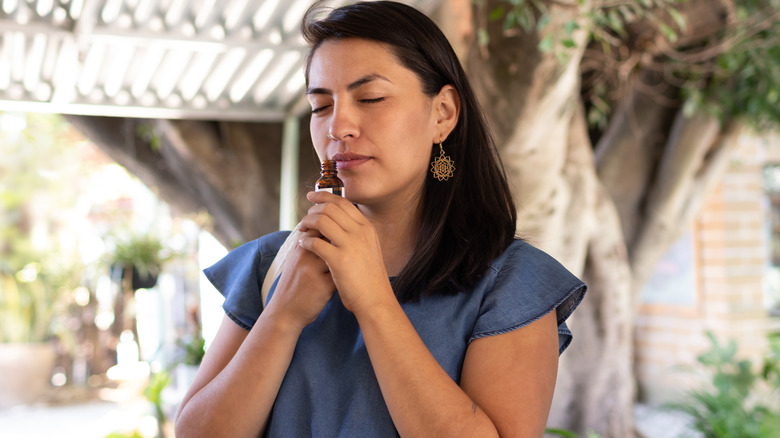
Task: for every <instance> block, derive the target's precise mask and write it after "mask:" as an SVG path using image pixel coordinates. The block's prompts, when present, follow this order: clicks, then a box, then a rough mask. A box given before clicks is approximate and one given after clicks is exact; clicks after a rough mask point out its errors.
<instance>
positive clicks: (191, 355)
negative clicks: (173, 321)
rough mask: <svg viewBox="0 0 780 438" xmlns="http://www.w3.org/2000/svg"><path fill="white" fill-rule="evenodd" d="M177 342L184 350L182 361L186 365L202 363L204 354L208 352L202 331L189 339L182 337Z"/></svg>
mask: <svg viewBox="0 0 780 438" xmlns="http://www.w3.org/2000/svg"><path fill="white" fill-rule="evenodd" d="M177 344H178V345H179V346H180V347H181V348H182V350H183V352H184V357H183V358H182V359H181V363H183V364H185V365H200V363H201V362H202V361H203V356H204V355H205V354H206V349H205V347H206V340H205V339H203V335H202V334H201V333H200V332H197V333H196V334H195V335H194V336H192V337H191V338H190V339H188V340H185V339H180V340H179V341H178V342H177Z"/></svg>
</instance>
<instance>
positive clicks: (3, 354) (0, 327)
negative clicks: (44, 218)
mask: <svg viewBox="0 0 780 438" xmlns="http://www.w3.org/2000/svg"><path fill="white" fill-rule="evenodd" d="M62 259H65V258H64V257H54V256H52V257H50V258H49V259H39V260H40V261H27V262H26V263H25V262H21V261H19V260H17V261H16V262H17V263H13V264H12V263H6V264H4V265H3V266H0V375H3V376H13V378H7V379H0V407H6V406H12V405H17V404H26V403H31V402H34V401H36V400H37V399H39V398H40V397H41V396H42V395H43V394H44V393H45V392H46V391H47V390H48V389H49V383H50V379H51V373H52V370H53V368H54V365H55V362H56V348H55V345H54V343H53V342H51V341H52V340H53V339H55V338H56V337H57V336H58V327H60V326H59V325H58V324H57V321H58V319H57V315H59V314H62V312H61V310H62V309H63V308H64V306H65V305H66V300H67V297H68V294H69V293H70V292H71V291H72V290H74V289H75V288H76V287H77V286H78V285H79V280H80V277H81V270H80V269H79V268H78V267H76V266H64V265H63V264H62V263H61V260H62ZM58 260H59V261H58ZM18 265H21V266H18Z"/></svg>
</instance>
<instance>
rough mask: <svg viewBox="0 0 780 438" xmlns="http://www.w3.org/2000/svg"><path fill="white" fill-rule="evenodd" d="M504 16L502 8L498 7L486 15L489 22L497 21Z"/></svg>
mask: <svg viewBox="0 0 780 438" xmlns="http://www.w3.org/2000/svg"><path fill="white" fill-rule="evenodd" d="M503 16H504V7H503V6H499V7H497V8H495V9H493V10H492V11H490V14H488V20H490V21H498V20H500V19H501V17H503Z"/></svg>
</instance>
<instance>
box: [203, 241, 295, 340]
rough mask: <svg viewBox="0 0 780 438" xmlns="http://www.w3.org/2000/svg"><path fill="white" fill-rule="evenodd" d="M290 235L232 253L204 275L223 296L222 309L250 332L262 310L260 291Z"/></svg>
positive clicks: (238, 249) (249, 244)
mask: <svg viewBox="0 0 780 438" xmlns="http://www.w3.org/2000/svg"><path fill="white" fill-rule="evenodd" d="M289 234H290V233H289V231H277V232H275V233H271V234H267V235H265V236H263V237H261V238H259V239H256V240H253V241H251V242H248V243H245V244H243V245H241V246H239V247H238V248H236V249H234V250H232V251H231V252H230V253H228V255H226V256H225V257H224V258H222V259H221V260H220V261H218V262H217V263H215V264H214V265H212V266H210V267H208V268H206V269H204V271H203V273H204V274H205V275H206V278H208V279H209V281H210V282H211V284H213V285H214V287H215V288H217V290H218V291H219V292H220V293H221V294H222V295H224V297H225V303H224V304H223V305H222V308H223V309H224V310H225V314H226V315H227V316H228V317H229V318H230V319H232V320H233V321H234V322H235V323H236V324H238V325H239V326H241V327H243V328H245V329H247V330H249V329H251V328H252V326H254V325H255V322H256V321H257V318H258V317H259V316H260V312H262V310H263V302H262V298H261V292H260V291H261V287H262V285H263V280H264V279H265V274H266V273H267V272H268V268H270V266H271V263H272V262H273V260H274V257H275V256H276V254H277V253H278V252H279V248H280V247H281V246H282V243H284V240H285V239H286V238H287V236H288V235H289Z"/></svg>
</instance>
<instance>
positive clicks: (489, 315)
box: [176, 1, 585, 437]
mask: <svg viewBox="0 0 780 438" xmlns="http://www.w3.org/2000/svg"><path fill="white" fill-rule="evenodd" d="M320 9H321V8H319V7H318V6H317V5H315V6H314V7H313V8H312V9H310V10H309V12H308V13H307V15H306V17H305V19H304V24H303V34H304V37H305V38H306V40H307V42H308V43H309V45H310V53H309V56H308V57H307V59H306V69H305V75H306V84H307V96H308V98H309V101H310V103H311V106H312V117H311V127H310V128H311V134H312V139H313V142H314V147H315V149H316V151H317V155H318V156H319V158H320V159H321V160H325V159H330V160H335V161H337V164H338V168H339V177H340V178H341V179H342V180H343V181H344V185H345V191H346V194H347V196H348V199H343V198H341V197H338V196H336V195H332V194H330V193H325V192H311V193H309V194H308V195H307V197H308V199H309V200H310V201H311V202H312V203H313V206H312V207H311V208H310V209H309V211H308V214H307V215H306V216H305V217H304V218H303V219H302V220H301V222H300V224H299V225H298V227H297V229H296V234H294V236H295V237H291V238H289V239H288V242H287V245H290V248H291V249H290V251H289V253H288V254H287V255H286V259H285V261H284V264H283V266H282V269H281V273H280V274H278V276H277V273H276V272H273V273H270V274H268V271H269V267H270V266H271V264H272V262H273V260H274V258H275V256H276V255H277V253H278V252H279V248H280V246H281V245H282V242H284V240H285V238H287V236H288V233H281V232H280V233H274V234H271V235H268V236H264V237H262V238H260V239H258V240H256V241H254V242H251V243H248V244H246V245H243V246H242V247H240V248H238V249H236V250H234V251H232V252H231V253H230V254H229V255H228V256H227V257H225V258H224V259H223V260H222V261H220V262H219V263H217V264H216V265H215V266H213V267H211V268H209V269H208V270H207V271H206V273H207V275H208V277H209V278H210V280H211V281H212V282H213V283H214V284H215V285H216V286H217V288H218V289H219V290H220V291H221V292H222V293H223V294H224V295H225V297H226V301H225V305H224V308H225V312H226V317H225V319H224V320H223V323H222V325H221V327H220V329H219V332H218V334H217V335H216V338H215V340H214V341H213V343H212V345H211V347H210V348H209V350H208V352H207V353H206V357H205V358H204V361H203V363H202V365H201V367H200V370H199V371H198V375H197V377H196V379H195V381H194V383H193V385H192V387H191V388H190V390H189V392H188V393H187V394H186V395H185V397H184V400H183V401H182V403H181V406H180V408H179V413H178V416H177V424H176V435H177V437H191V436H208V437H215V436H229V437H244V436H258V435H261V434H265V435H267V436H279V437H303V436H317V437H320V436H350V437H351V436H360V437H375V436H396V435H398V434H400V435H401V436H423V437H435V436H445V437H456V436H457V437H460V436H476V437H489V436H541V435H542V433H543V431H544V427H545V423H546V419H547V415H548V412H549V409H550V403H551V400H552V395H553V389H554V386H555V378H556V372H557V361H558V355H559V354H560V352H562V351H563V349H565V348H566V346H567V345H568V342H569V341H570V339H571V334H570V333H569V331H568V330H567V329H566V326H565V324H564V321H565V319H566V318H567V317H568V316H569V314H570V313H571V312H572V311H573V310H574V308H575V307H576V305H577V304H578V303H579V301H580V300H581V299H582V296H583V294H584V293H585V285H584V284H583V283H582V282H581V281H580V280H578V279H577V278H575V277H574V276H572V275H571V274H570V273H569V272H568V271H566V270H565V269H564V268H563V267H562V266H561V265H560V264H558V263H557V262H556V261H555V260H553V259H552V258H550V257H549V256H547V255H546V254H544V253H542V252H541V251H539V250H537V249H535V248H533V247H531V246H530V245H528V244H526V243H524V242H522V241H521V240H517V239H515V221H516V213H515V208H514V203H513V200H512V197H511V194H510V191H509V187H508V184H507V181H506V177H505V174H504V171H503V168H502V167H501V164H500V162H499V159H498V156H497V153H496V148H495V146H494V144H493V142H492V140H491V137H490V135H489V134H488V132H487V129H486V123H485V121H484V118H483V116H482V114H481V112H480V109H479V107H478V104H477V102H476V99H475V97H474V95H473V92H472V91H471V88H470V86H469V84H468V82H467V80H466V76H465V74H464V72H463V70H462V68H461V66H460V64H459V62H458V60H457V58H456V56H455V54H454V52H453V50H452V48H451V47H450V45H449V43H448V42H447V40H446V38H445V37H444V36H443V34H442V33H441V32H440V31H439V29H438V28H437V27H436V26H435V24H434V23H433V22H432V21H431V20H429V19H428V18H427V17H425V16H424V15H423V14H421V13H419V12H417V11H416V10H414V9H413V8H411V7H408V6H404V5H402V4H398V3H394V2H381V1H380V2H366V3H357V4H355V5H351V6H345V7H342V8H339V9H335V10H333V11H332V12H331V13H330V14H329V15H328V16H327V17H326V18H324V19H321V20H316V19H315V18H314V17H315V16H316V15H317V14H318V12H319V11H320ZM442 158H443V161H435V160H437V159H442ZM432 162H433V164H432ZM453 165H454V166H453ZM453 167H454V168H453ZM431 170H433V171H434V172H431ZM287 245H285V246H287ZM266 277H268V278H266ZM266 280H269V281H267V283H271V282H273V286H272V287H271V288H270V291H269V292H268V296H267V298H266V297H265V292H264V291H261V287H262V285H263V283H264V281H266Z"/></svg>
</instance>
